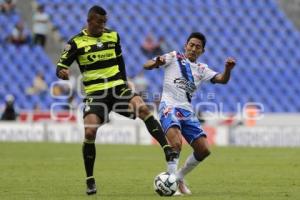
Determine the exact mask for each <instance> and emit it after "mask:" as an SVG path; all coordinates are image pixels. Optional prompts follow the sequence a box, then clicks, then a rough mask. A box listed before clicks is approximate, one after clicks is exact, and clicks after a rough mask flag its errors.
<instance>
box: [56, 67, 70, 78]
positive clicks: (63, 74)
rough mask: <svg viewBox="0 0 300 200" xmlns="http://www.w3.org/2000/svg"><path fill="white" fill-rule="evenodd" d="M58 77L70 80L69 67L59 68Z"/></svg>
mask: <svg viewBox="0 0 300 200" xmlns="http://www.w3.org/2000/svg"><path fill="white" fill-rule="evenodd" d="M58 77H59V78H60V79H62V80H69V70H68V69H61V70H59V72H58Z"/></svg>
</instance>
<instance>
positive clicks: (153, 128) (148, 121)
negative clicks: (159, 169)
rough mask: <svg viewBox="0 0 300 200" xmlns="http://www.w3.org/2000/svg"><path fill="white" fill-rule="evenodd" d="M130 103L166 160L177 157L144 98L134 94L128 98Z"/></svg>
mask: <svg viewBox="0 0 300 200" xmlns="http://www.w3.org/2000/svg"><path fill="white" fill-rule="evenodd" d="M130 103H131V104H132V107H133V109H134V111H135V113H136V115H137V116H138V117H139V118H140V119H142V120H143V121H144V123H145V125H146V127H147V130H148V131H149V133H150V134H151V135H152V137H154V138H155V139H156V140H157V141H158V143H159V144H160V146H161V147H162V148H163V150H164V152H165V156H166V160H167V161H170V160H173V159H174V158H176V157H178V155H177V152H176V151H174V150H172V148H171V146H170V145H169V144H168V142H167V139H166V137H165V134H164V131H163V129H162V127H161V125H160V124H159V122H158V121H157V120H156V119H155V118H154V116H153V114H152V113H151V112H150V110H149V108H148V106H147V105H146V104H145V102H144V100H143V99H142V98H141V97H140V96H134V97H133V98H132V99H131V100H130Z"/></svg>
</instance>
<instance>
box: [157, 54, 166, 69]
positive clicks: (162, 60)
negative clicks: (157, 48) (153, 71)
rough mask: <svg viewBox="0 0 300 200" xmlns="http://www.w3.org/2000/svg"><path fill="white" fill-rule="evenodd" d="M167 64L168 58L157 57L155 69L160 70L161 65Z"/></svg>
mask: <svg viewBox="0 0 300 200" xmlns="http://www.w3.org/2000/svg"><path fill="white" fill-rule="evenodd" d="M164 64H166V58H165V57H164V56H157V58H156V60H155V67H156V68H158V67H159V66H161V65H164Z"/></svg>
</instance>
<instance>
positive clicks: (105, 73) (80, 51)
mask: <svg viewBox="0 0 300 200" xmlns="http://www.w3.org/2000/svg"><path fill="white" fill-rule="evenodd" d="M74 60H76V62H77V63H78V65H79V68H80V71H81V73H82V76H83V78H82V83H83V85H84V90H85V92H86V94H90V93H93V92H96V91H101V90H106V89H109V88H112V87H115V86H117V85H122V84H124V83H125V81H126V71H125V65H124V60H123V57H122V51H121V46H120V38H119V35H118V33H117V32H115V31H112V30H109V29H106V30H105V31H104V32H103V34H102V35H101V36H100V37H90V36H88V35H87V32H86V30H85V29H84V30H82V31H81V32H80V33H79V34H77V35H76V36H74V37H73V38H72V39H71V40H69V41H68V43H67V45H66V46H65V49H64V51H63V53H62V54H61V56H60V60H59V62H58V63H57V67H58V68H69V66H70V65H71V64H72V62H73V61H74Z"/></svg>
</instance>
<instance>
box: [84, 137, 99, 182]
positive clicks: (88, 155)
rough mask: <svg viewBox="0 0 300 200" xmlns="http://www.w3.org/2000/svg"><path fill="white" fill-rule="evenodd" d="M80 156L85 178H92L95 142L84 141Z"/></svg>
mask: <svg viewBox="0 0 300 200" xmlns="http://www.w3.org/2000/svg"><path fill="white" fill-rule="evenodd" d="M82 154H83V160H84V167H85V172H86V177H91V176H93V171H94V163H95V158H96V147H95V141H84V142H83V146H82Z"/></svg>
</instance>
